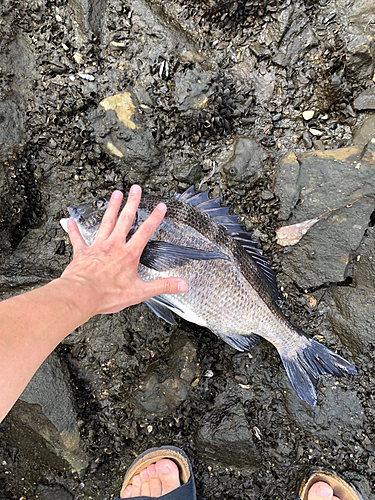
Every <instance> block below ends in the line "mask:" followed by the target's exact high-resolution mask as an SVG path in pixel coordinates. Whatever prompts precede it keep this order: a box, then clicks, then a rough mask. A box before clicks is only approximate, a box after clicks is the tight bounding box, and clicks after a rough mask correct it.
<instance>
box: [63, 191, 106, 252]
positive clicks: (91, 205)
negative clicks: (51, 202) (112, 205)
mask: <svg viewBox="0 0 375 500" xmlns="http://www.w3.org/2000/svg"><path fill="white" fill-rule="evenodd" d="M108 202H109V197H107V196H105V197H101V198H94V199H93V200H91V201H89V202H87V203H82V204H81V205H76V206H72V207H68V212H69V216H70V217H68V218H64V219H61V220H60V224H61V226H62V228H63V229H64V230H65V231H68V220H69V219H72V220H74V221H76V224H77V227H78V230H79V232H80V233H81V236H82V238H83V239H84V241H85V242H86V243H87V244H88V245H91V244H92V242H93V241H94V239H95V237H96V235H97V233H98V231H99V227H100V224H101V222H102V219H103V215H104V213H105V211H106V208H107V206H108Z"/></svg>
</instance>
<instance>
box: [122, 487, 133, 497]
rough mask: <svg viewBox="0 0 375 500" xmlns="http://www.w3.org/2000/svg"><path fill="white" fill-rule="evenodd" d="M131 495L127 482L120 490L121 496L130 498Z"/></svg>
mask: <svg viewBox="0 0 375 500" xmlns="http://www.w3.org/2000/svg"><path fill="white" fill-rule="evenodd" d="M131 497H132V485H131V484H129V485H128V486H127V487H126V488H125V489H124V490H123V491H122V492H121V498H131Z"/></svg>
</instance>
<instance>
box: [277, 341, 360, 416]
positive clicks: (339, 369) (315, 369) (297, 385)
mask: <svg viewBox="0 0 375 500" xmlns="http://www.w3.org/2000/svg"><path fill="white" fill-rule="evenodd" d="M302 338H304V339H306V340H307V344H306V343H305V342H304V344H305V345H304V347H301V348H300V349H297V350H296V352H295V353H294V354H293V355H290V354H289V355H288V354H287V353H285V354H284V355H283V353H280V356H281V359H282V362H283V364H284V367H285V370H286V372H287V374H288V377H289V379H290V381H291V383H292V385H293V387H294V389H295V390H296V392H297V394H298V396H299V397H300V398H301V399H302V400H303V401H305V402H306V403H307V404H309V405H312V406H314V405H315V403H316V399H317V398H316V387H317V383H318V377H319V375H328V374H331V375H336V376H337V377H345V376H346V375H355V374H356V373H357V370H356V369H355V367H354V366H353V365H352V364H351V363H349V361H346V359H344V358H342V357H341V356H339V355H338V354H336V353H335V352H333V351H331V350H330V349H328V347H326V346H325V345H323V344H320V343H319V342H316V341H315V340H313V339H309V338H306V337H305V336H303V337H302Z"/></svg>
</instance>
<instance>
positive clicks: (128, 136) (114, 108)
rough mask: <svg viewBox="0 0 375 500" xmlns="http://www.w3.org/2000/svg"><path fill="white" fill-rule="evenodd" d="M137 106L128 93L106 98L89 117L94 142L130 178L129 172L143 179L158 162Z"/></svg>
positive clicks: (157, 152)
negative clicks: (124, 170) (118, 161)
mask: <svg viewBox="0 0 375 500" xmlns="http://www.w3.org/2000/svg"><path fill="white" fill-rule="evenodd" d="M138 107H139V103H138V101H137V99H136V97H135V95H134V94H133V93H132V92H130V91H129V92H124V93H123V94H116V95H113V96H110V97H107V98H106V99H104V100H103V101H101V103H100V104H99V109H98V111H97V112H96V113H93V114H91V115H90V119H91V121H92V126H93V129H94V133H95V138H96V141H97V142H98V144H100V145H101V146H102V148H103V149H104V150H105V151H106V152H107V153H109V154H110V155H112V156H114V157H116V158H118V159H119V160H120V161H121V164H123V165H124V167H125V169H126V171H127V172H128V174H129V175H130V176H132V171H133V170H136V172H137V173H138V174H141V175H143V176H145V175H147V174H148V173H149V172H150V170H151V169H152V168H153V167H155V166H157V165H159V163H160V161H161V153H160V151H159V149H158V148H157V147H156V144H155V140H154V138H153V136H152V134H151V132H150V131H149V130H147V129H146V128H144V127H143V126H142V123H141V118H140V114H139V112H138ZM134 175H136V174H134Z"/></svg>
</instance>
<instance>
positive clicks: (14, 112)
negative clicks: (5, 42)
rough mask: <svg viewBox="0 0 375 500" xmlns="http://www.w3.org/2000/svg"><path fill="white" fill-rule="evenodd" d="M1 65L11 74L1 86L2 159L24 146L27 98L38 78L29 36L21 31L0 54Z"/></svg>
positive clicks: (0, 156)
mask: <svg viewBox="0 0 375 500" xmlns="http://www.w3.org/2000/svg"><path fill="white" fill-rule="evenodd" d="M0 68H1V71H2V72H3V73H4V74H8V75H11V76H9V77H8V81H7V84H6V87H5V88H1V89H0V95H1V98H0V144H1V151H0V160H4V159H5V158H7V156H9V155H11V154H12V153H13V152H14V151H18V150H20V149H22V146H23V143H24V141H25V139H26V137H25V122H26V115H25V113H26V109H27V100H28V99H29V98H30V96H31V91H32V87H33V84H34V82H35V79H36V78H37V72H36V61H35V55H34V53H33V50H32V47H31V45H30V43H29V42H28V40H27V37H26V36H25V35H24V34H22V33H19V34H18V35H17V36H16V37H15V38H14V40H13V41H12V42H11V43H10V44H9V46H8V47H7V50H6V51H2V53H0Z"/></svg>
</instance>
